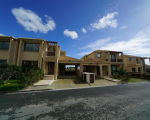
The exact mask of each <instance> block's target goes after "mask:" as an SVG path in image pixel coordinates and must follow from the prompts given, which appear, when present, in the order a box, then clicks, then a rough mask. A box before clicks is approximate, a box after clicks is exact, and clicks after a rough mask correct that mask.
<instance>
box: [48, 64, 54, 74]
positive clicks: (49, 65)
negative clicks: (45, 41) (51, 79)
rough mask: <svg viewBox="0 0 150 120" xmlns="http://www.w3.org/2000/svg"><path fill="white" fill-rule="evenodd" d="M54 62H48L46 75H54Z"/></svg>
mask: <svg viewBox="0 0 150 120" xmlns="http://www.w3.org/2000/svg"><path fill="white" fill-rule="evenodd" d="M54 65H55V64H54V62H48V74H49V75H51V74H54Z"/></svg>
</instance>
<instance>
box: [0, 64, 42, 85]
mask: <svg viewBox="0 0 150 120" xmlns="http://www.w3.org/2000/svg"><path fill="white" fill-rule="evenodd" d="M43 77H44V71H43V69H40V68H37V67H34V68H32V69H31V68H30V69H29V67H28V66H27V67H26V66H16V65H8V64H7V63H1V64H0V81H1V82H0V84H4V83H8V82H7V81H8V80H9V83H10V82H11V83H14V84H15V86H18V84H20V86H23V87H27V86H28V85H32V84H33V83H34V82H37V81H38V80H40V79H42V78H43ZM10 79H17V80H18V81H15V80H11V81H10ZM16 83H17V85H16Z"/></svg>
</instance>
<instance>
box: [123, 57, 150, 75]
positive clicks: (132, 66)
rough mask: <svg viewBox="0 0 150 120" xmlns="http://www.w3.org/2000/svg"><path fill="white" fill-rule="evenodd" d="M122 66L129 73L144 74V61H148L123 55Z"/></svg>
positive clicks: (143, 58)
mask: <svg viewBox="0 0 150 120" xmlns="http://www.w3.org/2000/svg"><path fill="white" fill-rule="evenodd" d="M123 59H124V66H125V69H126V70H127V71H129V72H134V73H146V66H147V65H146V64H145V59H149V61H150V58H148V57H139V56H133V55H124V58H123Z"/></svg>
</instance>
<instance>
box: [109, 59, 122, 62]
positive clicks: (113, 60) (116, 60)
mask: <svg viewBox="0 0 150 120" xmlns="http://www.w3.org/2000/svg"><path fill="white" fill-rule="evenodd" d="M106 61H108V59H106ZM110 62H123V60H122V59H110Z"/></svg>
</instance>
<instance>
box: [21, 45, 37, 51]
mask: <svg viewBox="0 0 150 120" xmlns="http://www.w3.org/2000/svg"><path fill="white" fill-rule="evenodd" d="M24 51H37V52H38V51H39V44H32V43H25V47H24Z"/></svg>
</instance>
